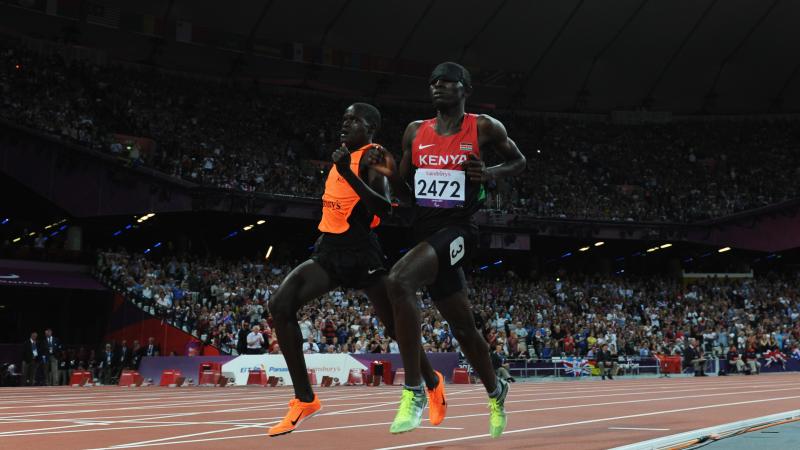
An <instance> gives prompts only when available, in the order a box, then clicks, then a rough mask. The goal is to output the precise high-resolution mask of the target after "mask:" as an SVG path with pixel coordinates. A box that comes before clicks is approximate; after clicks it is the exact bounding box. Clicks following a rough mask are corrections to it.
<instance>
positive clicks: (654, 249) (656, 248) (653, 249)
mask: <svg viewBox="0 0 800 450" xmlns="http://www.w3.org/2000/svg"><path fill="white" fill-rule="evenodd" d="M656 250H658V247H653V248H648V249H647V253H653V252H654V251H656Z"/></svg>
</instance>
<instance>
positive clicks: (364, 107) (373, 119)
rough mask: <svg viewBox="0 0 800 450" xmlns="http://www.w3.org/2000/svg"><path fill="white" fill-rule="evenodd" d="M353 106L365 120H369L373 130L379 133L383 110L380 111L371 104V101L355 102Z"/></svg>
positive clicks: (368, 122)
mask: <svg viewBox="0 0 800 450" xmlns="http://www.w3.org/2000/svg"><path fill="white" fill-rule="evenodd" d="M350 106H352V107H353V110H354V111H355V112H356V114H358V115H359V116H360V117H362V118H363V119H364V120H366V121H367V124H369V125H370V126H371V127H372V130H373V131H372V132H373V133H377V132H378V130H380V129H381V112H380V111H378V108H376V107H374V106H372V105H370V104H369V103H361V102H359V103H353V104H352V105H350Z"/></svg>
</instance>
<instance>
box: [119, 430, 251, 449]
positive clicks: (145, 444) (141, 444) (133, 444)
mask: <svg viewBox="0 0 800 450" xmlns="http://www.w3.org/2000/svg"><path fill="white" fill-rule="evenodd" d="M243 428H246V427H233V428H223V429H221V430H211V431H203V432H200V433H191V434H183V435H179V436H170V437H165V438H161V439H150V440H147V441H139V442H131V443H128V444H120V445H112V446H111V447H107V448H110V449H116V448H131V447H148V446H152V445H171V444H172V442H164V441H172V440H173V439H181V438H187V437H194V436H205V435H209V434H215V433H226V432H228V431H236V430H241V429H243Z"/></svg>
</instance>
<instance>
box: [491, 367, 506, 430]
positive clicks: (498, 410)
mask: <svg viewBox="0 0 800 450" xmlns="http://www.w3.org/2000/svg"><path fill="white" fill-rule="evenodd" d="M497 382H498V383H499V384H500V395H499V396H498V397H497V398H491V397H489V434H490V435H491V436H492V437H493V438H496V437H500V435H501V434H503V431H505V429H506V422H507V420H506V396H508V383H507V382H506V381H505V380H502V379H500V378H498V379H497Z"/></svg>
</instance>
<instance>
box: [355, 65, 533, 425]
mask: <svg viewBox="0 0 800 450" xmlns="http://www.w3.org/2000/svg"><path fill="white" fill-rule="evenodd" d="M429 81H430V83H429V85H430V94H431V98H432V100H433V106H434V107H435V108H436V117H435V118H433V119H430V120H424V121H416V122H412V123H411V124H409V125H408V127H407V128H406V131H405V134H404V135H403V157H402V160H401V162H400V167H399V171H393V172H394V173H393V174H389V173H388V172H389V171H388V170H387V171H386V172H387V173H386V174H387V177H388V178H389V180H390V182H391V184H392V186H393V188H394V191H395V193H396V194H397V195H398V197H400V199H401V200H408V201H413V205H414V209H415V219H414V224H413V228H414V233H415V235H416V239H417V242H418V244H417V245H416V246H415V247H414V248H413V249H411V250H410V251H409V252H408V253H406V254H405V255H404V256H403V258H401V259H400V260H399V261H398V262H397V263H396V264H395V265H394V267H392V269H391V272H390V273H389V280H388V292H389V298H390V300H391V301H392V306H393V309H394V313H395V323H396V325H397V342H398V344H399V345H400V352H401V353H402V356H403V365H404V367H405V371H406V386H405V389H404V391H403V397H402V399H401V402H400V409H399V410H398V413H397V416H396V417H395V420H394V423H393V424H392V426H391V432H393V433H402V432H405V431H410V430H413V429H414V428H416V427H417V426H419V423H420V418H421V414H422V409H424V406H425V397H424V395H423V394H422V392H423V391H422V383H421V378H420V371H419V351H420V350H419V342H420V339H421V331H420V314H419V310H418V308H417V296H416V291H417V289H418V288H420V287H422V286H427V287H428V290H429V292H430V294H431V297H432V299H433V301H434V303H435V304H436V306H437V307H438V308H439V311H440V312H441V314H442V316H443V317H444V319H445V320H447V322H448V323H449V324H450V329H451V330H453V335H454V337H455V338H456V339H457V340H458V342H459V343H460V344H461V348H462V351H463V352H464V354H465V355H466V356H467V359H468V360H469V362H470V364H471V365H472V366H473V367H474V368H475V370H476V371H477V372H478V375H479V376H480V378H481V381H482V382H483V385H484V386H485V387H486V391H487V392H488V393H489V397H490V400H489V406H490V410H491V414H490V421H489V429H490V434H491V435H492V436H493V437H497V436H499V435H500V434H502V432H503V430H504V429H505V425H506V418H505V410H504V401H505V397H506V394H507V392H508V385H507V384H506V383H505V381H502V380H500V381H498V378H497V377H496V375H495V373H494V370H493V368H492V362H491V358H490V356H489V346H488V344H487V343H486V340H485V339H484V338H483V336H481V334H480V333H479V332H478V330H477V329H476V327H475V322H474V319H473V316H472V310H471V307H470V304H469V301H468V299H467V293H466V282H465V279H464V270H463V269H462V265H463V264H464V262H465V261H467V260H468V259H469V258H470V257H471V256H472V253H474V251H475V249H476V247H477V240H478V232H477V231H478V229H477V226H476V224H475V222H474V220H473V215H474V214H475V212H476V211H478V209H480V207H481V205H482V204H483V201H484V199H485V191H484V186H483V184H484V183H485V182H487V181H489V180H494V179H498V178H504V177H508V176H511V175H516V174H518V173H520V172H522V170H524V168H525V157H524V156H523V155H522V153H521V152H520V151H519V149H518V148H517V145H516V144H515V143H514V141H512V140H511V139H509V137H508V135H507V134H506V129H505V127H504V126H503V124H502V123H500V122H499V121H497V120H495V119H494V118H492V117H489V116H487V115H475V114H466V113H465V112H464V104H465V102H466V99H467V97H468V96H469V95H470V93H471V91H472V85H471V79H470V74H469V72H468V71H467V69H465V68H464V67H462V66H461V65H459V64H456V63H451V62H445V63H442V64H439V65H438V66H437V67H436V68H435V69H434V70H433V73H432V74H431V77H430V80H429ZM485 152H495V153H496V154H498V155H499V156H500V157H501V158H502V159H503V160H504V162H503V163H502V164H499V165H496V166H493V167H486V165H485V164H484V163H483V161H482V160H481V153H485ZM368 157H369V158H374V159H375V161H374V162H375V163H378V162H380V160H379V158H380V152H373V153H372V154H371V155H370V156H368ZM387 159H388V158H387ZM402 194H405V196H406V197H407V198H406V199H403V195H402Z"/></svg>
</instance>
